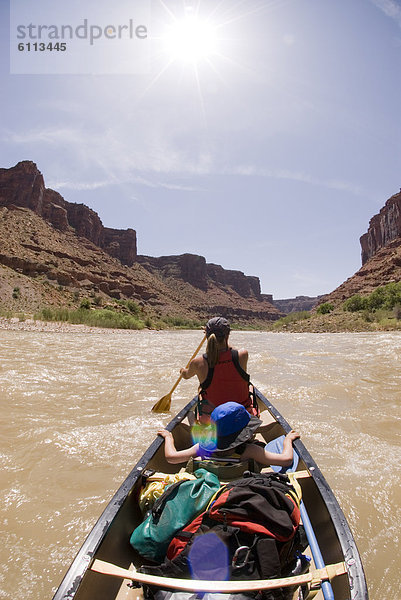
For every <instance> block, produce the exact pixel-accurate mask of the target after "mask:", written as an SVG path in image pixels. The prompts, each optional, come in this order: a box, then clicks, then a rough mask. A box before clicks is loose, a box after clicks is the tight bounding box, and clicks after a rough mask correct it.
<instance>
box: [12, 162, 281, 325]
mask: <svg viewBox="0 0 401 600" xmlns="http://www.w3.org/2000/svg"><path fill="white" fill-rule="evenodd" d="M15 289H18V290H19V292H18V294H14V295H13V290H15ZM96 295H100V296H101V297H102V298H103V301H104V302H105V303H106V304H107V302H108V301H109V300H111V301H112V300H113V299H114V300H121V299H133V300H135V301H137V302H138V303H140V304H141V305H142V306H143V307H145V308H146V310H148V311H150V313H152V314H153V315H156V316H158V315H159V316H160V315H171V316H183V317H185V318H190V319H207V318H208V317H209V316H210V315H215V314H222V315H224V316H226V317H228V318H230V319H233V320H237V321H239V322H259V323H260V322H262V321H270V320H274V319H277V318H279V317H280V316H281V313H280V311H279V310H278V309H277V308H276V307H275V306H273V304H272V296H269V295H265V294H261V290H260V282H259V279H258V278H257V277H251V276H247V275H245V274H244V273H242V272H241V271H235V270H227V269H224V268H223V267H222V266H220V265H215V264H209V263H207V262H206V259H205V258H204V257H202V256H197V255H194V254H183V255H180V256H163V257H158V258H155V257H149V256H141V255H138V253H137V235H136V232H135V230H134V229H131V228H128V229H125V230H118V229H111V228H108V227H105V226H104V225H103V223H102V221H101V219H100V217H99V216H98V214H97V213H96V212H95V211H93V210H92V209H90V208H89V207H87V206H85V205H84V204H74V203H71V202H67V201H66V200H65V199H64V198H63V197H62V196H61V195H60V194H59V193H58V192H56V191H54V190H51V189H47V188H46V187H45V183H44V179H43V176H42V174H41V173H40V171H39V170H38V168H37V166H36V165H35V163H33V162H31V161H23V162H20V163H18V164H17V165H16V166H15V167H12V168H10V169H0V304H1V305H2V307H5V308H11V309H14V310H15V309H17V310H36V309H37V308H40V307H43V306H44V305H58V306H63V305H66V304H67V305H73V304H74V303H75V305H76V304H77V302H78V303H79V301H80V300H81V299H82V298H84V297H86V296H92V297H95V296H96ZM13 296H18V298H14V297H13Z"/></svg>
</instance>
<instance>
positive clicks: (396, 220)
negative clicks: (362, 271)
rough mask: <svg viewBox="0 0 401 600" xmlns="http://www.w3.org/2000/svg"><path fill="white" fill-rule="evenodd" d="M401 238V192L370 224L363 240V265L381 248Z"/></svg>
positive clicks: (387, 203)
mask: <svg viewBox="0 0 401 600" xmlns="http://www.w3.org/2000/svg"><path fill="white" fill-rule="evenodd" d="M399 237H401V190H400V192H399V193H398V194H395V195H394V196H392V197H391V198H389V200H387V202H386V204H385V205H384V207H383V208H382V209H381V211H380V212H379V214H378V215H375V216H374V217H373V218H372V219H371V220H370V223H369V229H368V231H367V233H365V234H364V235H363V236H362V237H361V239H360V242H361V248H362V265H364V264H365V263H366V261H367V260H369V258H372V256H374V255H375V254H376V252H378V251H379V250H380V249H381V248H384V247H385V246H388V245H389V244H390V243H391V242H392V241H393V240H395V239H397V238H399Z"/></svg>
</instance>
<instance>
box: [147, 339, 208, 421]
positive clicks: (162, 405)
mask: <svg viewBox="0 0 401 600" xmlns="http://www.w3.org/2000/svg"><path fill="white" fill-rule="evenodd" d="M205 339H206V334H205V335H204V336H203V339H202V341H201V343H200V344H199V346H198V347H197V349H196V350H195V352H194V353H193V355H192V356H191V358H190V359H189V361H188V364H187V366H186V367H185V368H186V369H188V367H189V365H190V363H191V360H193V359H194V358H195V356H196V355H197V354H198V352H199V350H200V349H201V348H202V346H203V343H204V341H205ZM181 379H182V375H180V376H179V378H178V379H177V381H176V382H175V384H174V385H173V387H172V388H171V390H170V391H169V393H168V394H166V395H165V396H163V398H160V400H159V401H158V402H156V404H155V405H154V406H153V408H152V412H156V413H163V412H169V410H170V406H171V395H172V393H173V392H174V390H175V388H176V387H177V385H178V384H179V383H180V381H181Z"/></svg>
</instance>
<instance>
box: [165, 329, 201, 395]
mask: <svg viewBox="0 0 401 600" xmlns="http://www.w3.org/2000/svg"><path fill="white" fill-rule="evenodd" d="M205 339H206V334H205V335H204V336H203V339H202V341H201V343H200V344H199V346H198V347H197V349H196V350H195V352H194V353H193V355H192V356H191V358H190V359H189V361H188V363H187V366H186V367H185V368H186V369H188V367H189V365H190V364H191V361H193V359H194V358H195V356H196V355H197V354H198V352H199V350H200V349H201V348H202V346H203V344H204V342H205ZM181 379H182V375H181V373H180V376H179V378H178V379H177V381H176V382H175V384H174V385H173V387H172V388H171V390H170V392H169V395H170V396H171V394H172V393H173V392H174V390H175V388H176V387H177V385H178V384H179V383H180V381H181Z"/></svg>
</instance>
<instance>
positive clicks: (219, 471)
mask: <svg viewBox="0 0 401 600" xmlns="http://www.w3.org/2000/svg"><path fill="white" fill-rule="evenodd" d="M198 469H206V470H207V471H210V472H211V473H214V474H215V475H216V476H217V477H218V479H219V481H220V482H221V483H223V482H228V481H233V480H234V479H239V478H241V477H242V476H243V474H244V472H245V471H252V472H253V473H259V472H260V468H259V465H258V463H256V462H255V461H254V460H253V459H249V460H240V459H239V458H213V460H211V459H201V458H191V459H190V460H189V461H188V463H187V466H186V467H185V470H186V471H187V472H188V473H193V472H194V471H197V470H198Z"/></svg>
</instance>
